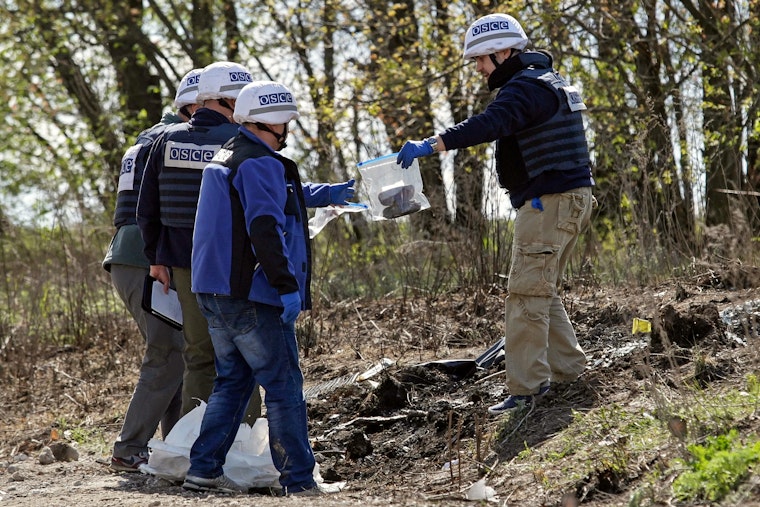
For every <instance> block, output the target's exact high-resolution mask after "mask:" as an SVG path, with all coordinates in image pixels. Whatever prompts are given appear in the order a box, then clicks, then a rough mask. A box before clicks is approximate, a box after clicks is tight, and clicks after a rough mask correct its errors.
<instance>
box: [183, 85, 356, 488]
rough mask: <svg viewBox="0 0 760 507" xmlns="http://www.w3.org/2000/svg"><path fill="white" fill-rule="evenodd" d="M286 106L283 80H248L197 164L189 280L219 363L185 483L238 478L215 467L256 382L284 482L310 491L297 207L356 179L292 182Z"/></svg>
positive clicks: (337, 196)
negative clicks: (223, 138) (224, 130)
mask: <svg viewBox="0 0 760 507" xmlns="http://www.w3.org/2000/svg"><path fill="white" fill-rule="evenodd" d="M296 118H298V109H297V107H296V103H295V101H294V99H293V95H292V93H291V92H290V90H288V88H287V87H285V86H284V85H282V84H280V83H275V82H272V81H255V82H253V83H251V84H249V85H247V86H246V87H245V88H243V90H242V91H241V92H240V96H239V97H238V101H237V105H236V106H235V120H236V121H237V122H238V123H240V124H241V126H240V129H239V132H238V134H237V136H236V137H234V138H233V139H231V140H230V141H229V142H228V143H227V144H225V146H224V147H223V148H222V150H221V151H219V153H217V155H216V156H215V157H214V159H213V160H212V162H211V163H210V164H209V165H207V166H206V168H205V169H204V171H203V181H202V183H201V190H200V199H199V201H198V213H197V218H196V224H195V233H194V235H193V259H192V266H193V268H192V280H193V284H192V288H193V292H195V293H196V295H197V298H198V304H199V305H200V306H201V308H202V311H203V314H204V315H205V316H206V318H207V319H208V326H209V333H210V334H211V339H212V340H213V342H214V352H215V354H216V358H215V360H216V365H217V373H218V374H217V377H216V380H215V382H214V391H213V393H212V394H211V398H210V399H209V402H208V406H207V407H206V412H205V413H204V416H203V422H202V423H201V430H200V434H199V435H198V438H197V439H196V441H195V443H194V444H193V447H192V449H191V450H190V469H189V470H188V472H187V476H186V477H185V482H184V484H183V487H184V488H185V489H190V490H202V491H220V492H228V493H234V492H243V491H246V490H247V486H246V485H245V484H238V483H237V482H235V481H234V480H232V479H230V478H229V477H228V476H227V475H225V474H224V470H223V465H224V462H225V458H226V456H227V452H228V451H229V450H230V447H231V446H232V443H233V441H234V438H235V435H236V433H237V428H238V426H239V424H240V422H241V420H242V417H243V411H244V408H245V402H246V400H247V399H248V397H249V396H250V393H251V390H252V389H253V388H254V386H255V385H256V383H259V384H261V386H262V387H263V389H264V392H265V395H266V398H265V402H266V407H267V423H268V425H269V448H270V450H271V453H272V460H273V462H274V466H275V467H276V468H277V470H278V471H279V472H280V484H281V486H282V493H283V494H285V495H304V496H312V495H317V494H319V493H320V489H319V487H318V486H317V484H316V481H315V479H314V464H315V461H314V454H313V452H312V449H311V446H310V444H309V439H308V428H307V419H306V400H305V399H304V394H303V374H302V373H301V369H300V365H299V359H298V342H297V340H296V334H295V321H296V318H297V317H298V314H299V313H300V312H301V310H307V309H309V308H311V296H310V288H309V283H310V279H311V245H310V241H309V231H308V215H307V213H306V208H307V207H322V206H328V205H330V204H347V199H350V198H351V197H353V195H354V187H353V185H354V180H349V181H347V182H344V183H338V184H333V185H330V184H326V183H302V182H301V178H300V176H299V173H298V167H297V166H296V164H295V162H293V161H292V160H290V159H287V158H285V157H283V156H282V155H281V154H280V153H278V152H279V151H280V150H281V149H282V148H284V147H285V140H286V138H287V136H288V123H289V122H290V121H291V120H293V119H296Z"/></svg>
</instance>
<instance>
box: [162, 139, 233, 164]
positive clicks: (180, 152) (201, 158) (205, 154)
mask: <svg viewBox="0 0 760 507" xmlns="http://www.w3.org/2000/svg"><path fill="white" fill-rule="evenodd" d="M221 147H222V145H221V144H203V145H198V144H195V143H178V142H175V141H169V142H168V143H166V149H165V150H164V166H167V167H182V168H185V169H200V170H203V168H204V167H206V164H208V163H209V162H211V159H213V158H214V155H216V152H218V151H219V149H220V148H221Z"/></svg>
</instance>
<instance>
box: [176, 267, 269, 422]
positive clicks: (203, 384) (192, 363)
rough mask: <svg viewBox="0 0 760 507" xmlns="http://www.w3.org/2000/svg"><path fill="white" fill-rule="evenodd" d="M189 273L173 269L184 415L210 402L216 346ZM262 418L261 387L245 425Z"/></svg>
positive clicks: (214, 374)
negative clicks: (179, 322)
mask: <svg viewBox="0 0 760 507" xmlns="http://www.w3.org/2000/svg"><path fill="white" fill-rule="evenodd" d="M190 280H191V278H190V270H189V269H187V268H177V267H175V268H172V281H173V282H174V285H175V287H176V288H177V297H178V298H179V304H180V306H181V307H182V320H183V321H184V326H183V333H184V335H185V350H184V352H183V357H184V359H185V375H184V381H183V384H182V415H183V416H184V415H185V414H187V413H188V412H190V411H191V410H192V409H194V408H195V407H197V406H198V404H199V401H198V400H203V401H206V402H207V401H208V397H209V395H210V394H211V390H212V389H213V387H214V377H216V369H215V368H214V347H213V345H212V341H211V338H210V336H209V329H208V322H207V321H206V319H205V318H204V315H203V314H202V313H201V311H200V309H199V308H198V299H197V298H196V296H195V294H193V293H192V291H191V288H190V285H191V283H190ZM257 417H261V394H260V393H259V390H258V388H257V389H254V390H253V395H252V396H251V400H250V402H249V403H248V409H247V410H246V413H245V419H244V422H245V423H246V424H249V425H250V426H253V424H254V423H255V422H256V418H257Z"/></svg>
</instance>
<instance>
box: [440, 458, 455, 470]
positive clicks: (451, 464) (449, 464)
mask: <svg viewBox="0 0 760 507" xmlns="http://www.w3.org/2000/svg"><path fill="white" fill-rule="evenodd" d="M458 464H459V460H458V459H452V460H451V461H447V462H446V463H444V464H443V466H442V467H441V471H443V472H445V471H447V470H451V468H452V467H455V466H457V465H458Z"/></svg>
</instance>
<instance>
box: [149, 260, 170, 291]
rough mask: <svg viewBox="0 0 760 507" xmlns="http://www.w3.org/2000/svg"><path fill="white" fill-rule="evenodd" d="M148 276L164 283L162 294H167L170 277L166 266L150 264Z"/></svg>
mask: <svg viewBox="0 0 760 507" xmlns="http://www.w3.org/2000/svg"><path fill="white" fill-rule="evenodd" d="M150 276H152V277H153V278H155V279H156V280H158V281H159V282H161V283H162V284H164V294H169V284H170V283H171V281H172V277H171V275H169V268H168V267H166V266H162V265H161V264H151V266H150Z"/></svg>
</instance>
